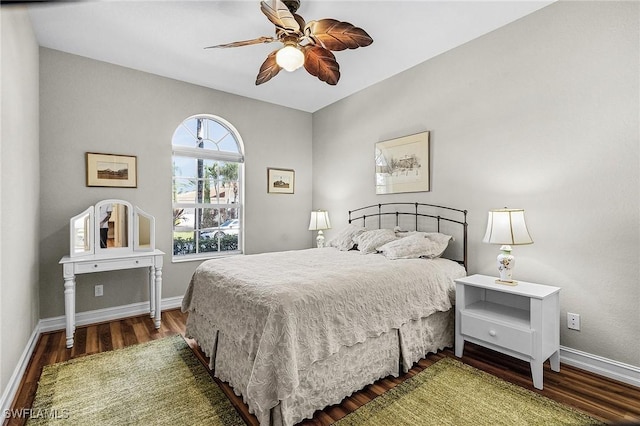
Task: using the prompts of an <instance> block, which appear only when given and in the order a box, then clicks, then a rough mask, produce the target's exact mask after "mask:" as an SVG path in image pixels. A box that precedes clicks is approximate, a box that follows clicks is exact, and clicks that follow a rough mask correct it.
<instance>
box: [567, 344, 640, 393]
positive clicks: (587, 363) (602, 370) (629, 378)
mask: <svg viewBox="0 0 640 426" xmlns="http://www.w3.org/2000/svg"><path fill="white" fill-rule="evenodd" d="M560 362H561V363H564V364H568V365H571V366H573V367H577V368H580V369H581V370H586V371H590V372H591V373H595V374H598V375H600V376H604V377H608V378H610V379H614V380H618V381H620V382H624V383H627V384H630V385H633V386H636V387H640V367H636V366H633V365H630V364H625V363H622V362H618V361H614V360H612V359H608V358H603V357H601V356H598V355H593V354H590V353H587V352H582V351H579V350H577V349H572V348H567V347H566V346H560Z"/></svg>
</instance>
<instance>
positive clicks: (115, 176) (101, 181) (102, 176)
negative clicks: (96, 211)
mask: <svg viewBox="0 0 640 426" xmlns="http://www.w3.org/2000/svg"><path fill="white" fill-rule="evenodd" d="M86 170H87V186H102V187H116V188H137V187H138V157H136V156H134V155H118V154H101V153H97V152H87V153H86Z"/></svg>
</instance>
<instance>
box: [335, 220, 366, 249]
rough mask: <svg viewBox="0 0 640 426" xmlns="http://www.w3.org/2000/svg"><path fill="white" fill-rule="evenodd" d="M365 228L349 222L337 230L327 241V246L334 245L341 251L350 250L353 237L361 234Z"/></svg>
mask: <svg viewBox="0 0 640 426" xmlns="http://www.w3.org/2000/svg"><path fill="white" fill-rule="evenodd" d="M366 230H367V229H366V228H364V227H362V226H358V225H354V224H352V223H350V224H349V225H347V226H346V227H344V228H343V229H342V230H341V231H340V232H338V234H337V235H336V236H335V237H333V238H332V239H331V240H330V241H329V243H328V245H329V247H335V248H337V249H338V250H342V251H347V250H351V249H352V248H353V246H354V245H355V242H354V241H353V238H354V237H356V236H358V235H360V234H362V233H363V232H364V231H366Z"/></svg>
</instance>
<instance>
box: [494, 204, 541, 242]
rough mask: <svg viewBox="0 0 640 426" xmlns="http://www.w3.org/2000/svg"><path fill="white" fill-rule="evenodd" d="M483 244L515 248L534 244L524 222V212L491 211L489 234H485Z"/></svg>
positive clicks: (511, 210)
mask: <svg viewBox="0 0 640 426" xmlns="http://www.w3.org/2000/svg"><path fill="white" fill-rule="evenodd" d="M482 242H485V243H489V244H505V245H513V246H515V245H521V244H531V243H533V240H532V239H531V235H529V230H528V229H527V224H526V223H525V220H524V210H523V209H497V210H490V211H489V219H488V221H487V232H486V233H485V234H484V238H483V239H482Z"/></svg>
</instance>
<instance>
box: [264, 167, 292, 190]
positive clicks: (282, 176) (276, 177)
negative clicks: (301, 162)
mask: <svg viewBox="0 0 640 426" xmlns="http://www.w3.org/2000/svg"><path fill="white" fill-rule="evenodd" d="M295 173H296V172H294V171H293V170H291V169H272V168H267V192H268V193H270V194H293V186H294V179H295Z"/></svg>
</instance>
